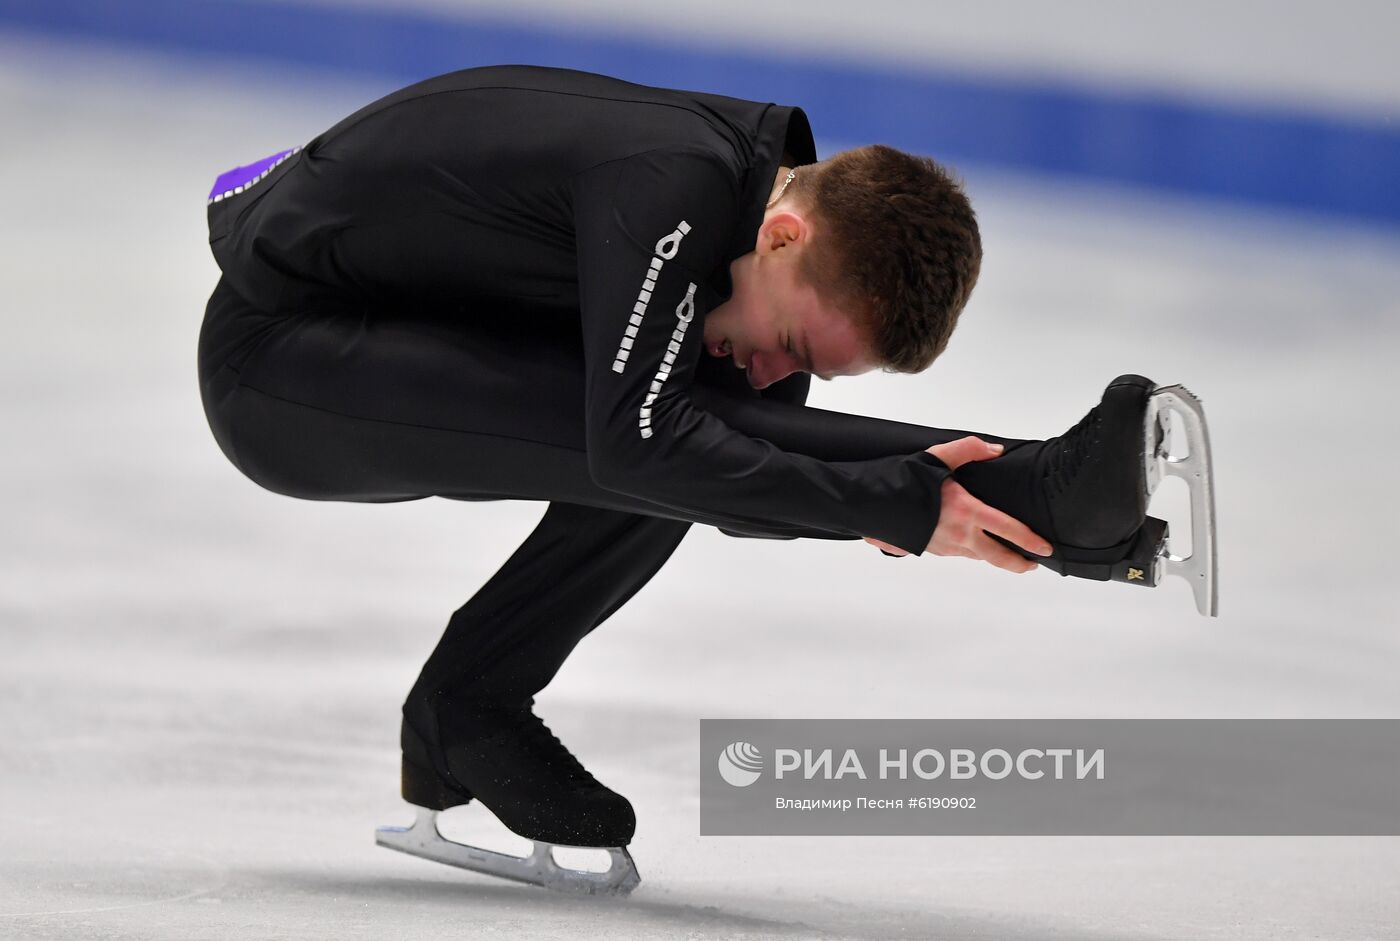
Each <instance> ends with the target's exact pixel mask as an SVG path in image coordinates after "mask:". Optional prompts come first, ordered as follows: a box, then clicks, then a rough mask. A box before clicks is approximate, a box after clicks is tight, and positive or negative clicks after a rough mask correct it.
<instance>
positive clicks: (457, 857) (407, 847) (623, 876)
mask: <svg viewBox="0 0 1400 941" xmlns="http://www.w3.org/2000/svg"><path fill="white" fill-rule="evenodd" d="M417 810H418V819H416V820H415V821H414V822H413V825H412V826H409V827H380V828H379V829H378V830H376V831H375V834H374V842H375V843H377V844H379V845H380V846H384V847H387V848H389V849H391V850H398V851H399V852H401V853H407V854H409V855H410V856H417V857H419V858H420V859H429V860H432V861H433V862H437V863H445V864H447V865H449V866H457V867H458V868H460V869H469V870H471V871H472V872H479V873H483V874H485V875H488V876H499V877H500V878H502V879H511V880H513V881H515V882H524V883H528V884H529V885H537V886H541V887H543V888H546V889H553V890H555V891H558V892H576V893H581V894H584V895H628V894H629V893H631V891H632V890H633V889H635V888H636V887H637V886H638V884H640V883H641V881H642V877H641V875H639V874H638V872H637V866H636V864H635V863H633V862H632V854H630V853H628V852H627V849H626V848H625V847H622V846H608V847H597V848H599V849H606V850H607V852H608V855H609V857H611V858H610V860H609V865H608V869H607V870H606V871H605V872H589V871H587V870H583V869H570V868H568V867H565V866H560V865H559V863H558V862H556V861H555V859H554V852H553V850H554V844H552V843H542V842H540V841H538V840H536V841H535V842H534V847H533V849H532V850H531V852H530V855H529V856H512V855H510V854H509V853H498V852H496V851H495V850H487V849H480V848H479V847H475V846H468V845H466V844H465V843H456V842H453V841H452V840H449V839H446V838H445V837H443V835H442V833H441V832H440V831H439V830H438V826H437V815H438V812H437V811H436V810H428V809H427V808H425V807H419V808H417ZM590 848H591V847H590Z"/></svg>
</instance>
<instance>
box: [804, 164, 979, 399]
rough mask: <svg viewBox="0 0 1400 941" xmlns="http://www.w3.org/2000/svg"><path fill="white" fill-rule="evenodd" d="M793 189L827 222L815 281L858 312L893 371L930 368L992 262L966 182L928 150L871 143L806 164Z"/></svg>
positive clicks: (816, 253)
mask: <svg viewBox="0 0 1400 941" xmlns="http://www.w3.org/2000/svg"><path fill="white" fill-rule="evenodd" d="M791 189H792V190H793V191H795V195H796V196H797V198H798V200H799V201H800V202H801V203H802V204H803V205H805V206H807V207H808V208H810V209H812V210H813V211H814V212H815V213H816V214H817V217H818V219H819V220H820V234H819V236H818V237H817V238H815V239H813V241H812V244H811V248H810V249H809V250H808V251H807V252H806V253H805V254H804V256H803V257H804V264H803V269H804V270H803V274H804V275H805V276H806V277H807V279H808V281H809V282H811V283H812V284H814V285H816V286H817V288H818V289H820V290H822V291H823V293H826V294H828V295H829V296H832V297H833V298H834V299H836V300H837V302H838V303H843V304H845V305H847V307H848V309H850V310H851V311H852V312H853V313H854V315H855V316H856V317H857V318H858V326H860V327H861V329H862V332H863V333H864V335H865V339H866V342H867V343H868V344H869V345H870V347H871V352H872V353H873V355H874V356H875V357H876V359H877V360H878V361H879V364H880V366H881V367H882V368H883V369H885V370H886V371H887V372H906V373H913V372H920V371H922V370H924V369H927V368H928V367H929V365H930V364H931V363H932V362H933V361H934V360H935V359H937V358H938V355H939V354H940V353H942V352H943V350H944V348H945V347H947V345H948V338H949V337H950V336H952V333H953V327H955V326H956V325H957V322H958V315H959V314H960V313H962V309H963V306H964V305H965V304H967V299H968V296H969V295H971V294H972V288H973V285H975V284H976V283H977V274H978V272H979V271H980V270H981V267H982V238H981V235H980V234H979V233H978V231H977V217H976V215H975V214H974V213H973V211H972V204H971V203H969V202H968V199H967V195H966V194H965V193H964V192H963V190H962V187H961V186H960V185H959V183H958V182H957V181H956V180H954V179H953V177H952V176H951V175H950V174H949V173H948V171H947V170H945V169H944V168H943V167H942V166H940V165H939V164H938V163H936V162H935V161H933V160H930V159H929V158H928V157H919V156H915V155H913V154H906V153H903V152H902V151H899V150H896V149H894V148H893V147H886V146H885V145H883V144H871V145H869V146H866V147H858V148H856V149H854V150H847V151H843V152H841V153H839V154H836V155H835V156H834V157H831V158H829V159H827V160H823V161H822V162H821V163H817V164H812V165H810V166H805V167H799V168H798V171H797V176H796V177H795V178H794V179H793V181H792V187H791Z"/></svg>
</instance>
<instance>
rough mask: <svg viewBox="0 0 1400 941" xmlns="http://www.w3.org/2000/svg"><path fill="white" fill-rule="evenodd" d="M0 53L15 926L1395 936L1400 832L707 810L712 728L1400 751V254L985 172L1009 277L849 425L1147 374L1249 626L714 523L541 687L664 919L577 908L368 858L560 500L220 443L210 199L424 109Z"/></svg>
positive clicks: (0, 645)
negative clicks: (373, 106) (462, 641)
mask: <svg viewBox="0 0 1400 941" xmlns="http://www.w3.org/2000/svg"><path fill="white" fill-rule="evenodd" d="M78 56H81V58H82V59H83V60H84V62H85V67H84V68H75V62H76V61H77V57H78ZM0 63H3V65H0V134H3V144H0V181H2V182H0V318H3V324H4V331H3V342H0V428H3V451H0V454H3V460H0V480H3V489H2V490H0V492H3V494H4V500H5V505H4V511H3V517H0V519H3V523H0V528H3V532H4V533H5V538H4V540H3V542H2V543H0V553H3V557H0V938H10V937H15V938H36V939H64V941H80V939H96V938H140V939H151V941H195V939H206V938H208V939H213V938H221V939H222V938H239V939H243V938H248V939H252V938H258V939H262V938H278V939H299V938H335V939H351V938H365V939H376V941H380V939H395V938H403V939H410V938H411V939H418V938H473V937H487V936H492V937H495V936H500V937H515V938H544V939H555V938H557V939H562V941H578V939H580V938H654V937H659V938H792V939H798V938H852V939H883V938H937V939H950V941H951V939H965V938H967V939H970V938H993V939H1041V938H1046V939H1048V938H1085V939H1108V938H1191V939H1214V938H1232V939H1233V938H1260V939H1264V938H1267V939H1292V938H1347V939H1362V938H1396V937H1400V839H1396V838H1362V839H1340V838H1326V839H1324V838H1257V839H1243V838H1189V839H1188V838H1172V839H1165V838H1104V837H1084V838H1012V837H995V838H991V837H989V838H925V837H905V838H878V839H877V838H858V839H856V838H836V837H829V838H765V837H751V838H737V837H725V838H719V837H706V838H701V837H700V836H699V835H698V831H699V822H698V811H697V802H698V778H697V761H698V756H697V741H698V723H697V720H698V719H699V718H701V717H790V718H798V717H834V718H885V717H927V718H936V717H980V718H1017V717H1123V718H1129V717H1159V718H1197V717H1199V718H1225V717H1318V718H1333V717H1336V718H1341V717H1357V718H1400V684H1397V676H1400V640H1397V630H1396V622H1397V620H1400V619H1397V617H1396V614H1397V604H1396V601H1395V593H1394V584H1395V580H1396V576H1395V574H1394V566H1395V563H1394V559H1395V557H1396V550H1395V548H1394V546H1393V545H1392V543H1394V542H1395V541H1396V538H1397V537H1396V529H1397V527H1396V522H1397V513H1396V511H1395V501H1394V493H1393V489H1394V488H1393V484H1392V481H1393V480H1394V478H1395V468H1396V465H1397V459H1400V447H1398V446H1397V443H1396V432H1397V428H1396V424H1397V419H1396V415H1397V409H1398V408H1400V401H1397V400H1398V399H1400V395H1397V392H1396V382H1395V371H1396V368H1397V367H1396V353H1397V350H1400V345H1398V344H1397V339H1400V237H1398V236H1397V235H1396V234H1395V233H1393V232H1392V233H1390V234H1385V233H1378V232H1370V233H1367V232H1363V231H1359V230H1355V229H1348V228H1344V227H1340V226H1338V225H1336V224H1334V223H1327V222H1324V221H1319V220H1315V219H1305V218H1300V217H1284V216H1275V215H1267V214H1263V213H1249V214H1244V213H1231V214H1226V213H1225V211H1224V210H1222V209H1221V208H1220V207H1219V206H1218V205H1213V204H1191V203H1187V202H1184V201H1177V200H1166V199H1159V198H1153V197H1148V196H1144V195H1142V194H1135V193H1125V192H1114V191H1110V190H1106V189H1102V188H1091V187H1085V186H1080V187H1069V186H1065V185H1056V184H1052V183H1051V182H1048V181H1032V180H1025V179H1010V178H1005V177H998V176H996V175H993V174H991V173H987V172H980V171H979V170H978V168H975V167H965V168H962V169H963V171H964V172H965V174H966V175H967V177H968V179H969V184H970V188H971V190H972V193H973V196H974V201H975V202H976V203H977V205H978V207H979V210H980V214H981V218H982V224H983V231H984V237H985V239H986V251H987V260H986V264H985V268H984V272H983V276H982V282H981V284H980V286H979V287H978V289H977V293H976V295H975V297H974V299H973V302H972V304H971V306H970V307H969V310H968V312H967V314H966V315H965V318H964V320H963V324H962V326H961V327H960V329H959V332H958V335H957V337H956V338H955V340H954V342H953V344H952V347H951V349H950V351H949V353H948V355H947V357H946V359H945V360H943V361H941V362H940V363H939V364H938V365H937V367H935V368H934V369H933V370H931V371H930V372H928V373H926V374H924V375H922V376H918V377H883V376H870V377H864V378H861V379H859V380H854V379H848V380H843V381H840V382H837V383H831V384H822V383H817V384H816V388H815V389H814V393H813V396H812V401H813V404H817V405H821V406H823V407H827V408H838V409H843V410H847V411H858V412H865V413H869V414H879V415H884V416H889V417H895V418H903V419H906V420H912V421H919V422H923V423H927V424H932V425H947V426H952V427H961V428H971V429H981V430H986V431H991V432H1001V433H1005V434H1011V435H1023V436H1036V437H1043V436H1045V435H1050V434H1055V433H1058V432H1060V431H1062V430H1063V429H1064V428H1065V427H1066V426H1068V425H1069V424H1071V423H1072V422H1073V421H1075V420H1076V419H1077V418H1078V417H1079V416H1080V415H1081V414H1082V413H1083V412H1084V411H1085V410H1086V409H1087V408H1088V406H1089V405H1091V404H1092V403H1093V402H1094V401H1096V400H1097V397H1098V394H1099V392H1100V390H1101V389H1102V387H1103V385H1104V383H1105V382H1106V381H1107V380H1108V379H1110V378H1112V377H1113V376H1114V375H1116V374H1118V373H1120V372H1127V371H1136V372H1142V373H1145V374H1147V375H1150V376H1152V377H1154V378H1156V379H1158V380H1160V381H1181V382H1184V383H1186V384H1187V385H1188V386H1189V387H1191V388H1192V389H1193V390H1194V391H1196V392H1198V393H1199V394H1200V395H1201V396H1202V397H1203V399H1204V400H1205V403H1206V406H1207V412H1208V415H1209V418H1210V422H1211V432H1212V435H1213V438H1214V442H1215V450H1216V461H1217V470H1218V475H1219V501H1220V512H1221V519H1220V529H1221V548H1222V554H1223V561H1222V567H1221V570H1222V588H1221V610H1222V616H1221V617H1220V619H1219V620H1215V621H1211V620H1207V619H1204V618H1200V617H1198V616H1197V615H1196V613H1195V610H1194V608H1193V606H1192V603H1191V598H1190V592H1189V590H1188V589H1187V587H1186V586H1185V584H1184V583H1181V582H1177V581H1173V582H1171V583H1169V584H1168V585H1167V586H1166V587H1165V588H1163V589H1161V590H1158V591H1156V592H1145V591H1136V590H1133V589H1130V588H1127V587H1124V586H1121V585H1107V586H1104V585H1097V584H1092V583H1087V582H1082V581H1077V580H1061V579H1058V578H1056V577H1054V576H1052V575H1050V574H1048V573H1043V572H1042V573H1036V574H1033V575H1030V576H1025V577H1015V576H1010V575H1007V574H1004V573H1001V572H997V571H994V570H992V569H991V568H989V567H986V566H979V565H978V564H975V563H971V562H965V561H961V560H942V559H933V558H932V557H926V558H923V559H903V560H892V559H887V558H885V557H884V556H882V555H880V554H879V553H878V552H876V551H875V550H874V549H873V548H871V547H868V546H865V545H863V544H860V543H829V542H815V541H814V542H802V543H786V542H769V541H760V540H738V539H731V538H727V537H724V536H722V535H720V534H719V533H718V532H716V531H713V530H707V529H704V528H701V527H696V528H694V529H693V530H692V532H691V534H690V535H689V536H688V537H687V539H686V541H685V542H684V543H683V544H682V546H681V548H680V550H679V551H678V552H677V553H676V554H675V556H674V557H673V558H672V560H671V561H670V563H669V564H668V565H667V566H666V567H665V569H664V570H663V571H662V572H661V573H660V574H659V575H658V576H657V577H656V579H655V580H654V581H653V582H652V584H651V585H650V586H648V587H647V588H646V589H645V590H644V591H643V592H642V593H641V594H640V595H639V596H638V597H637V598H636V599H635V600H634V601H633V602H632V603H631V604H629V605H627V606H626V607H625V608H624V609H623V610H622V611H621V612H619V613H618V614H617V615H616V616H614V617H613V619H612V620H611V621H610V622H608V623H607V624H606V625H605V626H604V627H603V628H601V629H600V630H599V631H598V632H596V633H595V634H594V635H593V636H591V637H590V638H589V639H588V640H587V641H586V642H585V643H584V644H583V645H582V646H581V647H580V648H579V650H578V652H577V653H576V654H575V656H574V657H573V658H572V659H571V660H570V661H569V663H568V665H567V666H566V667H565V669H564V671H563V673H562V674H561V675H560V676H559V678H558V679H557V680H556V682H555V683H554V684H553V685H552V686H551V687H550V688H549V689H548V690H547V691H546V693H545V694H544V696H543V697H542V698H541V703H540V713H541V715H542V716H543V717H544V719H545V720H546V722H548V723H549V724H550V725H551V726H552V727H553V728H554V729H555V731H557V732H558V733H559V735H560V737H561V738H562V739H563V740H564V741H565V742H566V743H568V744H569V745H570V746H571V747H572V748H573V749H574V751H575V753H576V754H578V755H579V756H580V757H581V759H582V760H583V761H584V762H585V763H586V764H587V765H588V766H589V768H590V770H592V771H593V772H594V773H596V774H597V775H598V777H599V778H600V779H601V780H603V781H604V782H607V783H609V784H610V785H612V786H613V787H615V788H617V789H618V790H620V791H621V792H623V793H625V794H626V795H628V796H629V797H630V798H631V799H632V801H633V803H634V805H635V807H636V809H637V814H638V819H639V825H638V830H637V837H636V840H635V842H634V843H633V847H632V848H633V852H634V855H635V857H636V859H637V862H638V866H639V868H640V869H641V871H642V875H643V884H642V887H641V888H640V889H639V890H638V891H637V892H636V893H635V895H633V896H632V898H631V899H629V900H627V901H625V902H614V901H598V900H575V899H571V898H566V897H559V896H555V895H549V894H546V893H544V892H541V891H539V890H533V889H529V888H524V887H515V886H512V885H508V884H501V883H496V882H493V881H490V880H488V879H485V878H482V877H477V876H473V875H470V874H466V873H460V872H457V871H452V870H448V869H446V868H442V867H437V866H435V865H433V864H430V863H426V862H422V861H419V860H415V859H411V858H408V857H405V856H401V855H398V854H394V853H390V852H387V851H385V850H383V849H379V848H376V847H375V846H374V842H373V829H374V827H375V825H377V824H382V823H393V822H407V820H408V819H409V817H410V814H409V812H408V811H407V809H406V807H405V805H403V804H402V803H401V802H400V800H399V799H398V796H397V785H398V751H397V732H398V707H399V704H400V701H401V698H402V696H403V694H404V692H405V691H406V690H407V688H408V686H409V684H410V683H411V681H412V679H413V678H414V676H416V673H417V669H418V667H419V665H420V664H421V662H422V660H423V659H424V657H425V656H426V655H427V653H428V651H429V650H430V649H431V647H432V645H433V643H434V641H435V640H436V638H437V636H438V634H439V632H440V631H441V629H442V627H443V626H444V625H445V623H446V619H447V617H448V615H449V614H450V613H451V611H452V610H453V609H454V608H456V607H457V606H458V605H460V604H461V603H462V602H463V601H464V600H465V599H466V598H467V597H468V596H469V595H470V594H471V593H472V592H473V591H474V590H475V589H476V587H477V586H478V585H480V584H481V583H482V582H483V581H484V580H485V579H486V578H487V577H488V576H489V575H490V574H491V572H493V571H494V570H495V568H496V567H497V566H498V565H499V564H500V563H501V562H502V561H503V560H504V559H505V558H506V556H507V555H508V554H509V552H510V551H511V550H512V549H514V547H515V546H516V545H517V543H518V542H519V541H520V540H521V539H522V538H523V537H524V536H525V534H526V533H527V532H528V531H529V530H530V528H531V527H532V526H533V525H534V523H535V521H536V519H537V518H538V516H539V514H540V513H541V512H542V506H540V505H538V504H529V503H504V502H502V503H494V504H464V503H457V502H452V501H446V500H425V501H420V502H417V503H410V504H402V505H389V506H366V505H354V504H334V503H326V504H321V503H311V502H302V501H296V500H292V499H288V498H285V497H281V496H275V495H273V494H270V493H267V492H265V491H262V490H260V489H258V488H257V487H256V486H255V485H253V484H252V483H250V482H248V481H247V480H245V479H244V478H242V477H241V476H240V475H239V474H238V472H237V471H236V470H235V469H234V468H233V467H232V466H231V465H229V464H228V463H227V462H226V461H225V459H224V458H223V456H222V455H221V454H220V452H219V451H218V449H217V447H216V446H215V444H214V441H213V439H212V437H211V436H210V434H209V431H208V429H207V427H206V425H205V423H204V417H203V414H202V412H201V409H200V403H199V395H198V389H197V386H196V382H195V368H194V355H195V339H196V334H197V331H198V328H199V323H200V317H201V315H202V312H203V306H204V302H205V300H206V298H207V296H208V293H209V291H210V290H211V288H212V286H213V283H214V280H215V277H216V268H215V265H214V262H213V260H212V258H211V257H210V255H209V252H208V249H207V245H206V232H205V227H204V226H205V223H204V196H205V193H206V192H207V191H208V188H209V185H210V183H211V182H212V180H213V178H214V176H215V175H216V174H218V173H219V172H221V171H223V170H225V169H228V168H229V167H231V166H233V165H235V164H239V163H247V162H250V161H252V160H254V159H257V158H259V157H262V156H264V155H266V154H268V153H272V152H274V151H276V150H278V149H280V148H283V147H289V146H292V145H295V144H299V143H303V142H304V141H306V140H307V139H309V138H310V137H312V136H313V135H315V134H316V133H318V132H319V131H321V130H323V129H324V128H325V127H328V126H329V125H330V124H332V123H333V122H334V121H335V120H337V119H338V118H340V117H341V116H342V115H344V114H346V113H348V112H349V111H351V110H353V109H354V108H356V107H358V106H359V105H360V104H363V103H365V102H367V101H369V100H370V99H372V98H374V97H376V96H378V95H379V94H381V93H383V92H385V91H387V90H388V86H387V85H384V84H372V83H371V84H363V83H362V84H358V85H350V84H346V83H344V82H340V83H334V82H332V81H331V80H330V79H327V78H324V77H316V76H310V75H307V76H295V78H296V81H295V82H294V83H290V84H289V83H288V82H287V81H285V80H282V79H279V78H278V77H277V76H269V75H260V74H259V73H257V72H256V71H254V70H252V69H249V68H247V67H239V66H234V65H227V66H223V67H219V66H207V65H206V66H205V67H204V69H203V71H202V72H201V73H196V72H194V71H192V70H190V69H189V68H188V63H185V64H182V63H180V62H178V61H175V60H169V61H165V62H163V61H161V60H147V61H144V62H140V63H138V62H137V61H136V60H134V59H129V58H126V57H124V56H120V55H117V54H114V53H110V52H103V51H101V50H94V49H79V48H78V47H73V46H64V47H48V48H38V47H36V45H35V44H34V43H33V42H32V41H29V42H25V43H23V44H20V43H19V42H17V41H14V40H10V41H5V42H0ZM235 83H237V84H235ZM828 143H831V142H828ZM1178 496H1179V495H1178ZM1175 510H1179V505H1178V506H1176V507H1175ZM454 813H455V812H454ZM460 813H462V814H463V815H464V816H466V817H471V816H472V815H477V814H481V813H483V812H482V811H481V810H480V809H479V808H476V807H472V808H469V809H466V810H464V811H461V812H460Z"/></svg>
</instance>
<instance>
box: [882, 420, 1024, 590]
mask: <svg viewBox="0 0 1400 941" xmlns="http://www.w3.org/2000/svg"><path fill="white" fill-rule="evenodd" d="M1002 450H1003V448H1002V446H1001V445H999V444H988V443H987V442H985V441H983V440H982V439H981V438H976V437H973V436H970V435H969V436H968V437H966V438H959V439H958V440H956V441H949V442H948V443H947V444H938V445H934V446H933V447H931V448H929V449H928V453H930V454H932V455H933V456H934V457H936V458H938V459H939V460H941V461H942V462H943V463H944V464H947V465H948V468H949V470H957V469H958V468H959V467H961V466H962V465H963V464H966V463H967V462H968V461H985V460H989V459H991V458H994V457H998V456H1000V454H1001V452H1002ZM987 533H995V534H996V535H998V536H1000V537H1002V538H1003V539H1006V540H1007V541H1009V542H1013V543H1015V544H1016V545H1018V546H1020V547H1021V548H1023V549H1025V550H1026V551H1027V552H1031V553H1034V554H1036V555H1049V554H1050V544H1049V543H1047V542H1046V541H1045V540H1044V539H1042V538H1040V537H1039V536H1037V535H1036V534H1035V533H1033V532H1031V530H1030V528H1029V527H1028V526H1026V525H1025V524H1024V523H1022V522H1020V521H1019V520H1016V519H1012V518H1011V517H1010V516H1007V515H1006V514H1005V513H1003V512H1001V511H1000V510H997V509H993V508H992V507H989V506H987V504H985V503H983V502H982V501H981V500H979V499H977V498H976V497H974V496H973V495H972V494H970V493H968V492H967V490H965V489H964V488H963V486H962V485H961V484H959V483H958V482H957V481H956V480H954V479H953V478H952V477H949V478H947V479H946V480H944V481H943V490H942V505H941V508H940V510H939V513H938V527H937V528H936V529H934V531H933V539H932V540H930V541H929V544H928V549H927V550H926V551H928V552H931V553H933V554H934V555H942V556H962V557H963V558H967V559H980V560H982V561H983V562H990V563H991V564H992V565H995V566H996V567H997V568H1000V569H1006V570H1007V571H1008V572H1017V573H1021V572H1030V571H1032V570H1034V569H1036V568H1038V566H1037V565H1036V563H1034V562H1032V561H1031V560H1030V559H1025V558H1022V557H1021V556H1019V555H1017V554H1016V553H1014V552H1012V551H1011V550H1010V549H1008V548H1006V547H1005V546H1003V545H1002V544H1001V543H999V542H997V541H996V540H995V539H993V538H991V537H990V536H988V535H987ZM865 541H866V542H868V543H870V544H871V545H874V546H878V547H879V548H881V549H883V550H884V551H886V552H890V553H893V554H894V555H908V554H909V553H907V552H905V551H904V550H903V549H900V548H898V547H896V546H891V545H889V544H888V543H885V542H881V541H880V540H878V539H872V538H870V537H869V536H867V537H865Z"/></svg>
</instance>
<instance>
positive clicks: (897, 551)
mask: <svg viewBox="0 0 1400 941" xmlns="http://www.w3.org/2000/svg"><path fill="white" fill-rule="evenodd" d="M861 538H862V539H864V540H865V541H866V542H868V543H870V544H871V545H872V546H874V547H875V548H876V549H879V550H880V551H881V552H883V553H885V554H887V555H899V556H904V555H908V554H909V553H908V552H906V551H904V550H903V549H901V548H899V546H892V545H890V544H889V543H887V542H884V541H882V540H879V539H875V538H873V537H871V536H862V537H861Z"/></svg>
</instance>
